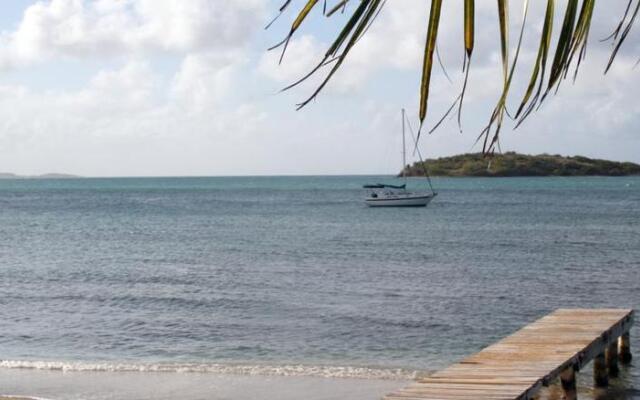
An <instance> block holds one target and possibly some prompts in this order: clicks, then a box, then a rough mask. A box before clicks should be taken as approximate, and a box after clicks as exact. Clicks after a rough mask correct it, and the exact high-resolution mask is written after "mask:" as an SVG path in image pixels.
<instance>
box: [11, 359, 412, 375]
mask: <svg viewBox="0 0 640 400" xmlns="http://www.w3.org/2000/svg"><path fill="white" fill-rule="evenodd" d="M0 368H6V369H31V370H48V371H64V372H140V373H201V374H216V375H244V376H292V377H321V378H345V379H376V380H413V379H416V378H417V377H418V376H421V375H424V373H423V372H421V371H416V370H409V369H402V368H372V367H357V366H328V365H316V366H313V365H301V364H300V365H298V364H290V365H262V364H255V365H249V364H219V363H211V364H205V363H202V364H199V363H155V364H151V363H149V364H146V363H110V362H74V361H26V360H2V361H0Z"/></svg>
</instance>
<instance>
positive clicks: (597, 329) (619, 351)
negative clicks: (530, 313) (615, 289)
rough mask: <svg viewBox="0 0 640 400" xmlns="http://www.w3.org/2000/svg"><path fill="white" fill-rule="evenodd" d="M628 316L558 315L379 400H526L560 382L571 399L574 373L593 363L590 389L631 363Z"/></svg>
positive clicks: (611, 312) (599, 312)
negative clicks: (592, 383)
mask: <svg viewBox="0 0 640 400" xmlns="http://www.w3.org/2000/svg"><path fill="white" fill-rule="evenodd" d="M632 325H633V310H616V309H594V310H586V309H560V310H557V311H555V312H553V313H551V314H549V315H547V316H545V317H543V318H541V319H539V320H537V321H536V322H534V323H532V324H530V325H527V326H525V327H524V328H522V329H520V330H519V331H518V332H516V333H514V334H513V335H511V336H509V337H507V338H505V339H503V340H501V341H499V342H497V343H495V344H493V345H491V346H489V347H487V348H485V349H484V350H482V351H480V352H479V353H476V354H474V355H472V356H470V357H468V358H466V359H464V360H463V361H461V362H459V363H457V364H454V365H452V366H450V367H448V368H447V369H444V370H442V371H439V372H436V373H434V374H433V375H431V376H429V377H426V378H423V379H420V380H418V381H416V382H415V383H413V384H411V385H410V386H408V387H406V388H404V389H402V390H399V391H397V392H395V393H391V394H389V395H387V396H386V397H384V399H385V400H467V399H468V400H471V399H473V400H483V399H484V400H528V399H532V398H534V396H535V395H536V393H537V392H538V390H540V388H542V387H543V386H548V385H549V384H550V383H552V382H553V381H554V380H556V379H557V378H560V380H561V383H562V388H563V389H564V393H565V398H566V399H567V400H572V399H576V397H577V395H576V381H575V373H576V372H577V371H580V370H581V369H582V368H583V367H584V366H585V365H586V364H587V363H588V362H590V361H592V360H593V361H594V380H595V385H596V386H600V387H602V386H607V384H608V377H609V376H613V377H615V376H617V373H618V360H620V362H622V363H625V364H626V363H629V362H630V361H631V352H630V345H629V330H630V329H631V326H632Z"/></svg>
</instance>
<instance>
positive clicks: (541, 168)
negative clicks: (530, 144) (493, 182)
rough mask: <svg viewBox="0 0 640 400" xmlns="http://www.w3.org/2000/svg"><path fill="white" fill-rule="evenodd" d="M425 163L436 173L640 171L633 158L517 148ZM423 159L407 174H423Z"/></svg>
mask: <svg viewBox="0 0 640 400" xmlns="http://www.w3.org/2000/svg"><path fill="white" fill-rule="evenodd" d="M424 163H425V165H424V167H426V170H427V171H428V172H429V174H430V175H433V176H478V177H510V176H512V177H514V176H627V175H640V165H638V164H634V163H631V162H617V161H608V160H598V159H592V158H587V157H582V156H574V157H564V156H560V155H549V154H539V155H528V154H519V153H515V152H506V153H504V154H494V155H492V156H485V155H483V154H481V153H469V154H460V155H456V156H451V157H442V158H437V159H429V160H426V161H425V162H424ZM424 167H423V166H422V165H421V163H420V162H416V163H414V164H413V165H407V167H406V168H405V171H404V172H405V174H406V175H407V176H424V171H425V169H424Z"/></svg>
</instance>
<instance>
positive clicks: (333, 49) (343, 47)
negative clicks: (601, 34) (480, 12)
mask: <svg viewBox="0 0 640 400" xmlns="http://www.w3.org/2000/svg"><path fill="white" fill-rule="evenodd" d="M595 2H596V0H567V1H566V3H567V6H566V8H565V11H564V16H563V19H562V25H561V27H560V32H559V34H558V38H557V41H556V46H555V51H554V55H553V60H552V61H551V64H550V66H549V67H548V60H549V55H550V51H551V42H552V36H553V24H554V15H555V8H556V2H555V0H547V2H546V12H545V15H544V24H543V28H542V31H541V33H540V40H539V46H538V52H537V56H536V58H535V61H534V64H533V66H532V73H531V77H530V78H529V84H528V86H527V88H526V90H525V93H524V95H523V96H522V99H521V101H520V102H519V106H518V108H517V111H516V113H515V114H514V115H513V118H514V119H515V120H516V125H515V127H516V128H517V127H518V126H519V125H520V124H521V123H522V122H523V121H524V120H525V119H526V118H527V117H528V116H529V115H530V114H531V113H532V112H533V111H534V110H535V109H536V108H537V107H539V106H540V105H541V104H542V102H543V101H544V100H545V99H546V98H547V96H548V94H549V93H550V92H551V91H552V90H553V91H557V90H558V89H559V87H560V83H561V82H562V80H564V79H566V78H567V76H568V71H569V68H570V67H571V65H572V64H573V63H575V71H574V73H573V78H574V79H575V77H576V76H577V74H578V71H579V68H580V63H581V62H582V61H583V60H584V58H585V55H586V48H587V42H588V38H589V32H590V29H591V22H592V20H593V12H594V8H595ZM290 3H291V0H287V1H285V2H284V4H283V5H282V6H281V7H280V9H279V14H278V16H280V15H281V14H282V13H284V12H285V11H286V10H287V8H288V6H289V5H290ZM317 3H318V0H306V2H305V4H304V6H303V8H302V9H301V10H300V11H299V12H298V14H297V16H296V18H295V19H294V21H293V23H292V25H291V29H290V30H289V33H288V34H287V36H286V37H285V39H284V40H282V42H280V43H278V44H277V45H276V46H274V47H273V48H277V47H280V46H283V49H282V54H281V57H280V60H282V58H283V57H284V54H285V52H286V49H287V45H288V43H289V41H290V40H291V38H292V37H293V35H294V34H295V33H296V31H298V29H299V28H300V27H301V25H302V23H303V22H304V21H305V19H306V18H307V16H308V15H309V14H310V13H311V11H312V10H313V9H314V7H315V6H316V5H317ZM329 3H330V4H327V0H324V3H323V11H322V12H323V14H324V15H326V16H327V17H330V16H332V15H334V14H335V13H337V12H338V11H341V12H343V13H344V12H346V10H347V7H348V5H349V4H350V3H351V2H350V0H335V1H333V2H329ZM443 3H444V2H443V1H442V0H431V4H430V13H429V19H428V20H427V21H425V23H426V25H427V33H426V40H425V50H424V55H423V63H422V78H421V82H420V103H419V115H418V116H419V120H420V125H421V126H422V125H423V124H424V123H425V121H426V120H427V117H428V105H429V94H430V88H431V74H432V69H433V55H434V52H436V54H437V52H438V48H437V37H438V30H439V27H440V24H441V21H440V16H441V14H442V6H443ZM528 3H529V2H528V0H523V18H522V26H521V27H520V35H519V38H518V44H517V46H516V49H515V53H514V56H513V59H510V57H509V9H508V0H497V9H496V11H497V14H498V24H499V28H500V50H501V63H502V80H503V88H502V91H501V94H500V97H499V99H498V101H497V103H496V106H495V107H494V109H493V112H492V113H491V115H490V118H489V123H488V124H487V126H486V127H485V128H484V130H482V132H481V133H480V136H479V137H478V139H483V143H484V145H483V151H484V152H485V153H488V152H492V151H493V150H494V146H496V144H497V143H498V139H499V134H500V130H501V127H502V125H503V122H504V118H505V114H507V100H508V97H509V93H510V88H511V84H512V81H513V77H514V71H515V69H516V65H517V63H518V56H519V53H520V47H521V45H522V41H523V36H524V28H525V25H526V23H527V12H528ZM384 4H385V0H360V1H359V3H358V4H357V6H356V7H355V9H354V11H353V12H352V14H351V16H350V17H349V18H348V19H347V22H346V23H345V25H344V27H343V28H342V30H341V31H340V32H339V34H338V35H337V37H336V39H335V40H334V42H333V43H332V44H331V46H330V47H329V49H328V50H327V51H326V53H325V54H324V56H323V57H322V58H321V60H320V62H319V63H318V64H317V65H316V67H315V68H313V69H312V70H311V71H310V72H309V73H308V74H307V75H305V76H304V77H302V78H301V79H300V80H298V81H296V82H294V83H293V84H292V85H289V86H288V87H286V88H285V90H286V89H290V88H292V87H294V86H296V85H297V84H299V83H300V82H303V81H304V80H306V79H307V78H309V77H311V76H312V75H314V74H316V73H319V72H320V71H321V70H322V69H323V68H324V67H327V66H331V67H330V69H329V71H328V73H327V74H326V75H325V77H324V79H323V80H322V81H321V83H320V84H319V86H318V87H317V88H316V90H315V91H314V92H313V93H312V94H311V96H310V97H309V98H307V99H306V100H305V101H303V102H302V103H300V104H298V109H300V108H302V107H304V106H305V105H307V104H308V103H309V102H310V101H311V100H313V99H315V98H316V97H317V96H318V94H319V93H320V92H321V91H322V89H324V88H325V87H326V85H327V84H328V83H329V81H330V80H331V79H332V78H333V77H334V76H335V74H336V73H337V71H338V70H339V69H340V67H341V66H342V65H343V64H344V62H345V60H346V59H347V56H348V55H349V54H350V52H351V50H352V49H353V47H354V46H355V45H356V44H357V42H358V40H359V39H360V38H361V37H362V36H363V35H364V34H366V32H367V30H368V28H369V27H370V26H371V25H372V24H373V22H374V21H375V20H376V17H377V16H378V14H379V13H380V11H381V10H382V8H383V6H384ZM394 6H396V5H395V4H394ZM639 13H640V0H629V1H628V3H627V4H626V8H625V9H624V13H623V16H622V18H621V19H620V21H619V23H618V24H617V25H616V27H615V29H614V30H613V32H612V33H611V35H610V36H609V37H607V38H606V39H605V40H612V41H613V51H612V53H611V57H610V59H609V62H608V63H607V66H606V68H605V73H606V72H607V71H608V70H609V69H610V67H611V65H612V64H613V62H614V60H615V58H616V56H617V54H618V52H619V50H620V49H621V47H622V45H623V43H624V42H625V40H626V38H627V37H628V35H629V32H630V30H631V28H632V26H633V25H634V23H635V21H636V19H637V16H638V14H639ZM276 18H277V17H276ZM274 20H275V19H274ZM463 23H464V48H465V56H464V61H463V72H464V82H463V85H462V90H461V93H460V95H459V96H458V97H457V98H456V100H455V102H454V105H453V106H452V107H451V108H449V110H448V111H447V113H446V114H445V117H446V116H447V115H448V114H449V113H450V112H451V111H452V110H453V108H454V106H455V105H456V104H458V125H459V126H460V127H461V122H460V120H461V114H462V104H463V101H464V94H465V91H466V89H467V84H468V80H469V74H470V69H471V68H470V67H471V57H472V54H473V50H474V37H475V1H474V0H465V1H464V21H463ZM269 25H271V24H269ZM273 48H272V49H273ZM437 55H438V56H439V54H437ZM439 62H440V64H441V65H442V62H441V61H439ZM443 68H444V67H443ZM547 74H548V79H547V80H546V81H545V77H546V76H547ZM543 86H546V88H543ZM445 117H442V118H441V119H440V120H439V122H438V123H437V124H436V125H435V127H434V128H433V129H436V128H437V127H438V126H439V125H440V123H442V121H443V120H444V118H445ZM460 129H462V128H460ZM419 137H420V132H418V135H417V138H419Z"/></svg>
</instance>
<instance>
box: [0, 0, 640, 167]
mask: <svg viewBox="0 0 640 400" xmlns="http://www.w3.org/2000/svg"><path fill="white" fill-rule="evenodd" d="M301 3H302V1H301V0H294V1H293V8H292V10H291V11H290V14H285V15H284V16H283V17H282V18H281V19H280V20H279V21H278V22H277V23H276V24H275V25H274V26H272V28H271V29H270V30H268V31H264V30H263V27H264V26H265V24H266V23H267V22H268V21H269V20H270V19H271V17H273V16H274V15H275V13H276V11H277V8H278V6H279V5H280V4H279V2H276V1H270V0H234V1H228V0H95V1H89V0H52V1H34V0H12V1H10V2H9V1H5V2H3V5H2V8H3V9H2V12H1V13H0V30H1V32H2V33H1V36H0V171H7V172H15V173H21V174H38V173H45V172H52V171H55V172H66V173H75V174H80V175H85V176H182V175H272V174H362V173H393V172H396V171H397V170H398V168H399V164H400V159H399V157H400V136H399V134H400V131H399V129H400V109H401V108H402V107H405V108H406V109H407V112H408V113H409V115H410V116H411V117H412V119H413V120H416V114H417V104H418V83H419V78H420V66H421V53H422V50H423V42H424V37H425V31H426V21H427V17H428V2H426V1H424V0H393V1H390V2H388V5H387V7H386V8H385V9H384V10H383V12H382V14H381V15H380V18H379V19H378V20H377V22H376V24H375V25H374V26H373V28H372V29H371V30H370V31H369V34H368V35H367V36H366V37H365V38H364V39H363V40H361V41H360V42H359V43H358V46H357V48H356V49H355V50H354V52H353V55H352V57H351V59H349V60H348V61H347V63H346V65H345V67H344V69H343V70H342V71H341V72H339V74H338V75H337V77H336V79H335V80H334V81H332V83H331V84H330V85H329V87H328V88H327V90H326V91H325V92H324V93H323V94H322V95H321V96H320V97H319V98H318V100H317V101H315V102H313V103H312V104H310V106H309V107H307V108H305V109H304V110H303V111H298V112H296V111H295V104H296V103H297V102H299V101H301V100H304V98H305V96H307V95H309V94H310V92H311V91H312V89H313V84H314V82H313V81H311V82H309V83H308V84H305V85H302V86H300V87H299V88H296V89H295V90H292V91H289V92H286V93H282V94H281V93H278V91H279V89H281V88H282V87H283V86H285V85H286V84H287V83H290V82H292V81H293V80H294V79H296V78H298V77H300V76H301V75H302V74H304V73H305V72H306V71H308V69H309V68H310V67H311V66H312V65H314V63H316V62H317V61H318V57H319V55H320V54H322V53H323V52H324V50H325V48H326V46H327V43H328V42H329V40H330V39H331V35H333V34H335V32H336V30H337V29H339V25H340V24H341V23H342V22H344V21H345V18H346V16H342V15H338V16H336V17H334V18H333V19H331V20H326V19H325V18H324V17H322V16H321V15H320V14H319V12H316V13H315V14H314V15H313V16H312V18H311V20H310V21H309V24H308V25H307V26H306V28H305V29H303V32H301V33H300V34H298V35H297V36H296V37H295V39H294V40H293V41H292V43H291V45H290V46H289V51H288V53H287V54H286V57H285V60H284V63H283V65H280V66H279V65H278V63H277V58H278V55H279V54H277V53H275V52H272V53H268V52H266V48H268V47H269V46H270V45H271V44H273V43H276V42H278V41H279V40H280V39H281V38H282V37H283V36H284V35H285V33H286V32H287V30H288V25H289V24H290V22H291V19H292V17H293V16H292V11H293V9H295V8H296V7H299V6H300V4H301ZM448 3H449V2H447V4H445V9H444V10H443V15H442V21H443V25H442V31H441V35H440V38H439V46H440V50H441V54H442V57H443V59H444V64H445V65H446V67H447V69H448V72H449V74H450V75H451V77H452V79H453V83H449V82H448V81H447V80H446V78H445V77H444V75H443V73H442V72H441V71H440V70H439V69H438V70H437V71H436V72H435V76H434V86H433V89H432V96H433V97H432V102H431V104H430V116H429V120H428V123H427V125H432V124H433V123H434V122H435V121H436V120H437V119H438V118H439V116H440V115H441V113H442V112H443V111H444V110H446V108H448V106H449V105H450V103H451V102H452V101H453V99H454V98H455V97H456V96H457V94H458V92H459V89H460V84H461V81H462V80H461V78H462V75H461V71H460V69H461V61H462V56H463V49H462V38H461V33H462V32H461V29H462V23H461V17H460V14H461V11H462V10H461V7H462V6H461V4H462V2H451V4H448ZM453 3H455V4H453ZM478 3H479V4H478V10H477V25H478V26H477V30H478V32H477V38H476V54H475V56H474V57H475V58H474V60H473V67H472V68H473V69H472V75H471V78H470V83H469V92H468V95H467V103H466V104H465V114H464V116H463V126H464V133H462V134H460V132H459V131H458V129H457V124H456V123H455V121H454V120H451V121H446V122H445V124H444V125H443V126H442V128H441V129H440V130H438V131H436V132H435V133H434V134H432V135H430V136H425V137H424V140H421V144H420V146H421V148H422V152H423V153H424V155H426V156H428V157H437V156H445V155H451V154H457V153H462V152H468V151H478V150H479V148H478V147H477V146H475V147H474V142H475V138H476V136H477V135H478V133H479V132H480V130H481V128H482V127H483V124H484V123H485V122H486V120H487V118H488V113H489V112H490V111H491V109H492V108H493V105H494V104H495V101H496V100H497V96H498V93H499V89H500V79H501V78H500V73H501V72H500V60H499V54H498V51H499V45H498V40H499V36H498V31H497V27H496V20H497V15H496V12H495V7H496V5H495V1H491V0H486V1H484V0H481V1H479V2H478ZM532 3H534V4H533V5H532V10H531V11H532V12H531V14H530V15H529V18H530V19H529V24H528V25H527V29H526V31H525V42H524V43H525V45H524V49H523V52H522V54H521V59H522V61H523V63H522V65H523V67H522V68H519V69H518V70H517V72H516V77H515V79H516V80H517V84H516V85H515V86H514V89H513V93H514V94H515V96H516V97H518V96H521V95H522V92H523V88H524V86H525V84H526V83H527V81H528V78H529V74H530V72H531V71H530V61H531V60H532V59H533V58H534V57H535V52H536V51H537V48H536V44H537V41H538V40H539V39H538V35H539V32H540V29H541V26H542V21H541V18H542V14H543V11H544V10H543V7H544V4H543V3H544V2H537V1H536V2H532ZM559 3H564V2H559ZM625 5H626V1H623V0H616V1H613V2H598V3H597V6H596V11H595V18H596V20H595V22H594V27H593V31H592V34H591V46H590V48H589V52H588V59H587V61H586V62H585V63H584V65H583V67H582V72H581V74H580V76H579V78H578V80H577V82H576V83H575V84H572V83H571V82H569V81H567V82H565V83H564V84H563V86H562V90H561V91H560V93H559V94H558V95H556V96H554V97H553V98H550V99H549V101H548V102H546V103H545V105H544V107H543V108H542V109H541V110H540V111H539V112H538V113H537V114H535V115H533V116H532V118H530V119H529V120H528V121H527V122H526V123H525V124H524V125H523V126H522V127H521V128H519V129H518V130H516V131H512V130H511V129H510V127H511V125H508V126H507V129H505V131H504V133H503V135H502V139H501V148H502V150H503V151H507V150H515V151H519V152H525V153H543V152H545V153H552V154H556V153H560V154H567V155H575V154H581V155H586V156H593V157H599V158H609V159H615V160H628V161H635V162H640V102H638V101H637V100H636V98H635V94H637V93H638V91H639V90H640V67H638V68H636V69H634V68H633V67H634V64H635V63H636V61H637V59H638V57H640V41H639V40H638V39H640V36H639V35H638V33H637V32H638V31H640V26H637V27H636V28H637V29H635V30H634V31H632V34H631V35H630V37H629V41H628V43H627V44H626V45H625V46H624V48H623V50H622V54H621V55H620V57H619V58H618V61H617V63H616V65H615V67H614V68H613V70H612V71H610V73H609V74H608V75H607V76H603V75H602V72H603V69H604V66H605V64H606V61H607V57H608V54H609V52H610V44H609V43H600V42H599V39H600V38H603V37H605V36H607V34H608V33H609V32H610V31H611V30H612V28H613V27H614V26H615V24H616V22H617V18H619V16H620V15H621V14H622V12H623V11H624V6H625ZM521 6H522V2H521V0H513V1H511V11H512V15H511V18H512V22H513V23H512V29H513V30H512V37H513V39H515V37H516V35H517V29H518V24H519V23H520V19H521ZM318 11H320V10H318ZM562 11H563V10H562V9H560V10H558V12H557V14H558V15H559V16H558V18H560V17H561V14H562ZM557 30H558V29H556V32H555V33H556V34H557ZM513 41H514V42H515V40H513ZM527 61H529V64H527ZM525 64H526V65H525ZM516 97H513V98H512V99H511V104H512V107H513V105H515V103H516V102H517V100H518V99H517V98H516Z"/></svg>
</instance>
